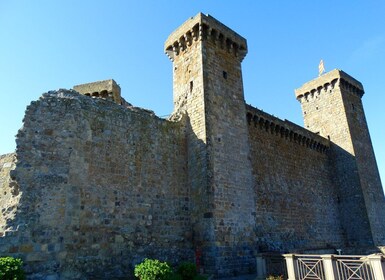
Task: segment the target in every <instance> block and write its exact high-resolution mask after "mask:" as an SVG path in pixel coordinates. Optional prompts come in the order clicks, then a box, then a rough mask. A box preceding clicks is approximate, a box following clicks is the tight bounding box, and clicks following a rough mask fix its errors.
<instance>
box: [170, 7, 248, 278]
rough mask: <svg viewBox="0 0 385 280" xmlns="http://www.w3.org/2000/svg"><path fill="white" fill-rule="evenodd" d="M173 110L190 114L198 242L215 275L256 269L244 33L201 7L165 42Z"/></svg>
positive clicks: (190, 167) (190, 162)
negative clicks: (244, 88) (244, 71)
mask: <svg viewBox="0 0 385 280" xmlns="http://www.w3.org/2000/svg"><path fill="white" fill-rule="evenodd" d="M165 52H166V54H167V55H168V56H169V58H170V59H171V60H172V62H173V80H174V84H173V90H174V114H175V115H178V114H182V115H185V116H186V117H187V127H188V128H187V142H188V143H187V149H188V183H189V188H190V192H191V197H192V216H191V219H192V223H193V231H194V241H193V242H194V246H195V249H196V250H199V251H202V256H203V266H204V268H205V270H206V271H207V272H209V273H216V274H217V275H219V276H220V275H232V274H245V273H250V272H252V271H253V270H255V257H254V250H255V248H256V246H255V236H254V235H253V234H251V233H252V232H253V230H254V228H255V226H254V225H255V217H254V216H253V211H254V210H253V209H255V206H254V204H255V202H254V187H253V176H252V168H251V162H250V159H249V154H250V147H249V142H248V141H249V139H248V130H247V122H246V110H245V102H244V95H243V82H242V71H241V62H242V60H243V58H244V57H245V55H246V53H247V43H246V40H245V39H244V38H243V37H241V36H240V35H238V34H237V33H235V32H234V31H232V30H231V29H229V28H228V27H226V26H225V25H223V24H222V23H220V22H219V21H217V20H216V19H214V18H213V17H211V16H209V15H204V14H201V13H199V14H198V15H196V16H195V17H192V18H190V19H189V20H187V21H186V22H185V23H184V24H182V26H180V27H179V28H178V29H176V30H175V31H174V32H173V33H172V34H171V35H170V36H169V38H168V39H167V41H166V43H165Z"/></svg>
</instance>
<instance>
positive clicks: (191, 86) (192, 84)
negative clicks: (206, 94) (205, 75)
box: [190, 81, 194, 92]
mask: <svg viewBox="0 0 385 280" xmlns="http://www.w3.org/2000/svg"><path fill="white" fill-rule="evenodd" d="M193 87H194V83H193V81H191V82H190V92H192V90H193Z"/></svg>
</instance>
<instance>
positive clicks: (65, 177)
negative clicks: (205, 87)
mask: <svg viewBox="0 0 385 280" xmlns="http://www.w3.org/2000/svg"><path fill="white" fill-rule="evenodd" d="M183 135H184V128H183V127H182V126H181V125H180V124H177V123H174V122H170V121H166V120H163V119H160V118H158V117H156V116H154V115H152V114H150V113H148V112H147V111H144V110H140V109H128V108H124V107H123V106H120V105H117V104H115V103H112V102H110V101H105V100H102V99H93V98H90V97H87V96H83V95H80V94H79V93H77V92H74V91H65V90H61V91H59V92H50V93H46V94H44V95H43V97H42V98H41V99H40V100H39V101H36V102H32V104H31V105H30V106H29V107H28V108H27V110H26V115H25V119H24V126H23V128H22V129H21V130H20V131H19V133H18V135H17V151H16V154H17V164H16V168H15V170H14V171H13V172H12V175H11V176H12V178H13V181H12V183H11V184H7V183H8V182H9V181H10V180H11V179H10V178H9V172H8V171H9V169H11V168H12V167H13V165H14V163H13V161H12V158H13V157H14V156H13V155H8V156H3V157H2V162H1V163H2V167H3V168H2V170H1V171H2V173H1V174H2V178H1V179H2V181H1V182H2V192H3V191H4V192H5V191H7V195H6V197H5V198H6V200H7V201H6V203H5V204H4V203H3V201H4V199H3V196H2V205H1V206H2V210H3V211H2V214H3V215H2V220H1V221H2V225H1V226H2V229H3V230H4V226H5V232H4V231H3V232H2V234H3V235H5V236H4V238H1V239H0V250H1V252H2V254H6V255H13V256H21V257H22V258H23V260H24V261H25V262H26V263H27V267H26V269H27V272H28V273H30V274H31V277H36V278H39V277H40V276H44V277H46V276H47V275H48V276H49V275H54V276H55V275H59V272H60V278H61V279H77V278H80V279H82V278H84V277H85V276H84V275H86V276H87V278H89V279H90V278H91V279H107V278H110V277H119V276H120V277H122V276H127V275H125V273H129V272H130V271H132V269H133V264H135V263H138V262H140V261H141V260H142V259H143V258H144V257H158V258H163V257H166V258H167V260H169V261H171V262H176V260H183V259H192V258H193V251H192V244H191V238H192V236H191V231H190V215H189V190H188V188H187V187H186V185H185V182H186V159H185V157H186V151H185V144H184V141H185V140H184V136H183ZM8 168H9V169H8ZM5 180H8V182H4V181H5ZM8 190H9V191H8ZM12 193H13V194H12ZM12 199H14V200H18V199H19V200H20V201H19V202H18V203H17V207H18V209H17V215H15V214H14V213H13V212H14V211H13V210H12V211H11V209H10V208H11V207H15V206H14V205H13V204H14V203H12ZM4 209H6V211H5V213H6V217H7V219H8V220H7V221H6V224H5V225H4V223H3V221H4V218H3V217H4ZM7 209H8V210H7ZM9 212H11V213H9ZM7 213H8V214H7ZM11 214H12V217H10V215H11ZM13 216H15V217H13Z"/></svg>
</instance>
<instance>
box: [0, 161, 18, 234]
mask: <svg viewBox="0 0 385 280" xmlns="http://www.w3.org/2000/svg"><path fill="white" fill-rule="evenodd" d="M15 166H16V156H15V154H6V155H0V209H1V212H0V237H1V236H3V235H4V232H5V231H8V230H12V228H9V224H8V221H10V220H13V219H14V217H15V215H16V211H17V208H18V203H19V200H20V196H21V193H20V190H19V186H18V184H17V183H16V182H15V181H13V180H12V179H11V171H12V170H14V169H15Z"/></svg>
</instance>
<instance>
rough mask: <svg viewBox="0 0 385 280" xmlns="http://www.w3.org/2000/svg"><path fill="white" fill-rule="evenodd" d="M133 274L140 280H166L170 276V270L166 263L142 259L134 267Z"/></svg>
mask: <svg viewBox="0 0 385 280" xmlns="http://www.w3.org/2000/svg"><path fill="white" fill-rule="evenodd" d="M134 273H135V276H136V277H138V278H139V279H141V280H167V279H168V277H171V275H172V269H171V267H170V266H169V265H168V264H167V263H166V262H161V261H159V260H152V259H144V261H143V262H141V263H140V264H137V265H136V266H135V271H134Z"/></svg>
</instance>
